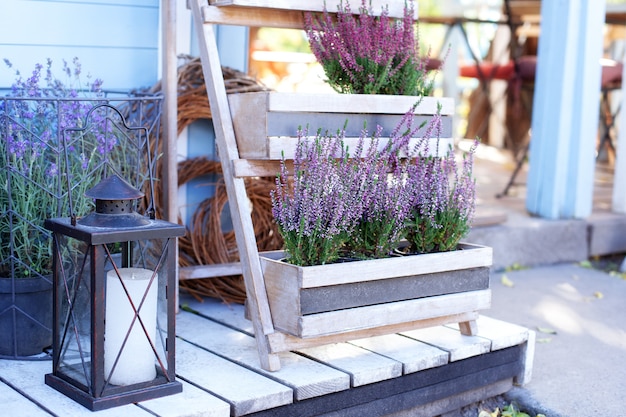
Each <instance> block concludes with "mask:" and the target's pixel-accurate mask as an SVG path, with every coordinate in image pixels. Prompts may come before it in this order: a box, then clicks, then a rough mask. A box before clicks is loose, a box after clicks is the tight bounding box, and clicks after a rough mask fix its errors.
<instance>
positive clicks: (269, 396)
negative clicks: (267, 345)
mask: <svg viewBox="0 0 626 417" xmlns="http://www.w3.org/2000/svg"><path fill="white" fill-rule="evenodd" d="M176 368H177V369H176V370H177V372H176V373H177V374H178V375H180V376H179V378H181V379H183V380H186V381H188V382H191V383H194V384H196V385H198V386H201V387H203V389H205V390H207V391H208V392H210V393H212V394H214V395H217V396H218V397H220V398H224V399H226V400H227V401H228V402H229V403H230V404H231V413H232V415H234V416H241V415H244V414H249V413H254V412H257V411H261V410H266V409H268V408H274V407H279V406H281V405H285V404H289V403H291V402H292V401H293V391H292V390H291V388H289V387H287V386H285V385H282V384H279V383H278V382H276V381H273V380H271V379H268V378H265V377H264V376H262V375H259V374H257V373H256V372H253V371H250V370H249V369H246V368H243V367H241V366H239V365H237V364H235V363H233V362H230V361H228V360H226V359H224V358H221V357H219V356H217V355H214V354H212V353H210V352H207V351H206V350H204V349H201V348H199V347H197V346H194V345H192V344H191V343H188V342H185V341H184V340H180V339H178V340H177V341H176ZM244 382H245V383H244ZM117 415H120V414H117Z"/></svg>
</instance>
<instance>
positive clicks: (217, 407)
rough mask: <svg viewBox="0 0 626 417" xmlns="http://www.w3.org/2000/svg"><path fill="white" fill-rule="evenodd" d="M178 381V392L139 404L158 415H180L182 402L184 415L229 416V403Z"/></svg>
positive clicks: (204, 416) (164, 416) (163, 416)
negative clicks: (180, 385)
mask: <svg viewBox="0 0 626 417" xmlns="http://www.w3.org/2000/svg"><path fill="white" fill-rule="evenodd" d="M179 361H184V359H183V358H181V359H179ZM179 382H181V383H182V384H183V392H181V393H180V394H176V395H170V396H167V397H161V398H155V399H153V400H148V401H143V402H141V406H142V407H143V408H146V409H148V410H150V411H151V412H153V413H154V415H156V416H160V417H173V416H181V415H182V413H181V404H184V409H185V413H184V415H186V416H202V417H230V404H229V403H227V402H226V401H222V400H220V399H219V398H217V397H215V396H213V395H211V394H209V393H208V392H206V391H205V390H202V389H200V388H198V387H196V386H194V385H192V384H190V383H188V382H186V381H179Z"/></svg>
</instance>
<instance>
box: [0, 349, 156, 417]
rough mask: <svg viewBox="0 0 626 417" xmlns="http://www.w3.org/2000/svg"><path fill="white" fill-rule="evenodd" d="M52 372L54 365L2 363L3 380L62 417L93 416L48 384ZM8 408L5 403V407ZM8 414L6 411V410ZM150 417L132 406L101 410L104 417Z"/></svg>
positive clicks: (45, 362)
mask: <svg viewBox="0 0 626 417" xmlns="http://www.w3.org/2000/svg"><path fill="white" fill-rule="evenodd" d="M50 372H52V362H49V361H42V362H32V361H7V360H0V377H2V378H3V379H5V380H7V381H11V384H13V385H14V386H15V387H16V388H18V389H20V390H21V391H23V392H24V393H26V395H28V396H30V397H32V398H35V399H37V400H38V401H40V402H43V403H45V407H46V408H47V409H48V410H50V411H51V412H53V413H54V414H56V415H59V416H72V417H82V416H84V417H93V415H94V413H93V412H92V411H90V410H89V409H87V408H85V407H83V406H82V405H80V404H79V403H77V402H76V401H74V400H72V399H71V398H69V397H67V396H65V395H63V394H61V393H60V392H59V391H57V390H55V389H53V388H51V387H49V386H47V385H45V384H44V375H45V374H48V373H50ZM3 405H4V404H3ZM5 411H6V410H5ZM121 415H123V416H124V417H127V416H128V417H150V416H152V414H150V413H149V412H148V411H145V410H142V409H141V408H139V407H137V406H135V405H133V404H129V405H124V406H121V407H116V408H112V409H108V410H102V411H98V416H99V417H100V416H103V417H119V416H121Z"/></svg>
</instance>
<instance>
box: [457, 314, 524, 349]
mask: <svg viewBox="0 0 626 417" xmlns="http://www.w3.org/2000/svg"><path fill="white" fill-rule="evenodd" d="M476 324H477V326H478V333H477V334H476V335H475V336H478V337H482V338H485V339H489V340H490V341H491V348H490V350H492V351H494V350H499V349H505V348H508V347H511V346H516V345H521V344H522V343H524V342H526V341H527V340H528V329H527V328H525V327H522V326H518V325H515V324H511V323H507V322H505V321H502V320H496V319H492V318H490V317H486V316H480V317H479V319H478V320H477V322H476ZM446 327H450V328H452V329H455V330H458V329H459V326H458V325H457V324H448V325H446Z"/></svg>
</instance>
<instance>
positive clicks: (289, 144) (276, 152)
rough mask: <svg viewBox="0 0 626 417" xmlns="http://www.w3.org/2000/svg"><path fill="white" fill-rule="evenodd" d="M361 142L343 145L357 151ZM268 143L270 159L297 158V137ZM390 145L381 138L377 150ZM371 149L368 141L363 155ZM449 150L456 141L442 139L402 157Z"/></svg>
mask: <svg viewBox="0 0 626 417" xmlns="http://www.w3.org/2000/svg"><path fill="white" fill-rule="evenodd" d="M344 120H345V119H344ZM368 126H369V125H368ZM450 127H452V124H450ZM450 133H452V132H450ZM359 140H360V139H359V138H358V137H357V136H353V137H348V136H346V137H345V138H344V139H343V143H344V145H345V146H346V147H347V148H348V149H356V148H357V146H358V143H359ZM267 141H268V144H267V148H268V149H267V157H268V158H269V159H274V160H280V159H282V158H283V157H284V158H285V159H293V158H294V157H295V156H296V149H297V148H298V139H297V138H295V137H269V138H267ZM257 143H258V141H257ZM388 143H389V139H387V138H380V140H379V142H378V146H377V148H378V149H379V150H383V149H385V147H387V145H388ZM420 144H422V139H421V138H413V139H410V140H409V144H408V149H415V147H416V146H417V145H420ZM371 148H372V146H371V144H370V141H369V140H366V141H365V146H364V147H363V154H366V153H367V151H368V150H369V149H371ZM449 149H454V139H453V138H451V137H441V138H436V139H429V140H428V150H429V152H428V153H427V154H426V153H423V154H422V153H419V152H415V153H411V154H409V155H407V154H406V153H404V152H402V153H401V156H403V157H404V156H410V157H415V156H417V155H419V154H422V155H423V156H445V155H447V154H448V150H449Z"/></svg>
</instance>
